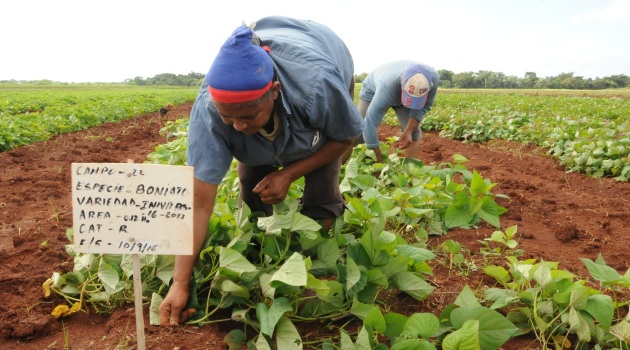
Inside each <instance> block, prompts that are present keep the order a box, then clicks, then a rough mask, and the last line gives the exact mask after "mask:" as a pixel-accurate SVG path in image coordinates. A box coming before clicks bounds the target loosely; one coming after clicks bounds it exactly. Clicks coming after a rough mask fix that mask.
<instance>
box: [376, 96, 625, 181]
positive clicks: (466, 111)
mask: <svg viewBox="0 0 630 350" xmlns="http://www.w3.org/2000/svg"><path fill="white" fill-rule="evenodd" d="M628 116H630V94H628V95H627V96H625V97H624V96H623V95H616V96H613V97H590V96H577V95H564V96H563V95H542V94H539V95H535V94H525V93H518V94H517V93H494V94H492V93H476V92H465V93H462V92H454V91H452V90H444V91H441V92H440V96H439V102H436V106H435V108H434V110H433V111H431V112H430V113H429V114H428V115H427V118H426V119H425V120H424V122H423V124H422V128H423V130H425V131H431V130H435V131H439V132H440V135H441V136H443V137H449V138H453V139H458V140H463V141H465V142H486V141H488V140H492V139H503V140H510V141H516V142H520V143H531V144H534V145H537V146H540V147H543V148H545V149H547V150H548V153H549V154H551V155H553V156H555V157H557V158H558V159H559V161H560V162H561V163H562V164H563V165H564V166H566V168H567V170H568V171H573V172H582V173H586V174H587V175H589V176H594V177H603V176H614V177H615V178H616V179H617V180H619V181H628V179H630V158H629V155H630V118H628ZM388 120H392V119H391V118H390V119H388Z"/></svg>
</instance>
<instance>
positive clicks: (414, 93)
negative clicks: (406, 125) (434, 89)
mask: <svg viewBox="0 0 630 350" xmlns="http://www.w3.org/2000/svg"><path fill="white" fill-rule="evenodd" d="M427 75H429V74H428V72H426V71H425V69H424V67H423V66H422V65H421V64H414V65H411V66H409V67H408V68H407V69H405V71H404V72H403V74H402V94H401V97H400V99H401V102H402V104H403V106H405V107H407V108H409V109H422V108H424V105H425V104H426V102H427V97H428V95H429V90H431V83H430V82H429V79H428V77H427Z"/></svg>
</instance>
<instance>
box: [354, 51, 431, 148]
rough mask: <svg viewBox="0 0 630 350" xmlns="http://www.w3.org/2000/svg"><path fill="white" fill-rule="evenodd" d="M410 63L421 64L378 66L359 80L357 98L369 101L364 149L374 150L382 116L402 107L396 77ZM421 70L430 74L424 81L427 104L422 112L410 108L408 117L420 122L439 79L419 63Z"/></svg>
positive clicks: (428, 107) (428, 108) (391, 63)
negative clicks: (363, 78)
mask: <svg viewBox="0 0 630 350" xmlns="http://www.w3.org/2000/svg"><path fill="white" fill-rule="evenodd" d="M414 64H422V63H420V62H416V61H410V60H399V61H392V62H388V63H385V64H382V65H380V66H378V67H376V68H375V69H374V70H373V71H372V72H370V73H369V74H368V76H367V78H365V80H364V81H363V86H362V87H361V92H360V94H359V98H361V99H362V100H365V101H369V102H370V106H369V107H368V109H367V112H366V115H365V121H366V125H365V129H364V130H363V139H364V141H365V145H366V146H367V147H368V148H376V147H378V145H379V140H378V131H377V128H378V126H379V125H381V122H382V121H383V117H384V116H385V113H387V111H388V110H389V109H390V108H392V107H402V106H403V104H402V101H401V94H402V86H401V82H400V78H401V76H402V73H403V72H404V71H405V69H407V67H409V66H411V65H414ZM422 65H423V66H424V69H423V70H425V71H427V72H429V73H430V76H427V79H428V80H429V82H430V83H431V86H432V88H431V90H430V91H429V93H428V96H427V102H426V103H425V105H424V108H422V109H415V110H414V109H410V110H409V117H411V118H414V119H416V120H417V121H418V122H419V123H420V122H422V120H423V119H424V116H425V115H426V114H427V112H429V111H430V110H431V108H432V107H433V103H434V101H435V95H436V94H437V90H438V85H439V82H440V76H439V75H438V73H437V72H436V71H435V69H433V68H432V67H431V66H428V65H426V64H422Z"/></svg>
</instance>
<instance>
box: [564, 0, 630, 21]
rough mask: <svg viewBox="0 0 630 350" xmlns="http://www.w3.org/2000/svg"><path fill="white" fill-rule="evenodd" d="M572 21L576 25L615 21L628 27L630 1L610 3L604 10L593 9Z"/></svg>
mask: <svg viewBox="0 0 630 350" xmlns="http://www.w3.org/2000/svg"><path fill="white" fill-rule="evenodd" d="M572 20H573V21H574V22H576V23H582V22H597V21H602V22H607V21H615V22H618V23H620V24H624V25H630V1H627V0H616V1H612V2H610V3H609V4H608V5H607V6H606V7H604V8H598V9H594V10H591V11H589V12H587V13H583V14H580V15H577V16H574V17H573V19H572Z"/></svg>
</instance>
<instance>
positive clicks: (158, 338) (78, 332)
mask: <svg viewBox="0 0 630 350" xmlns="http://www.w3.org/2000/svg"><path fill="white" fill-rule="evenodd" d="M191 106H192V104H185V105H181V106H177V107H176V108H175V109H174V110H173V111H172V112H170V113H169V114H168V115H167V116H166V118H160V117H159V114H158V113H157V112H156V113H152V114H147V115H142V116H138V117H136V118H133V119H131V120H127V121H122V122H119V123H108V124H105V125H101V126H99V127H95V128H92V129H89V130H84V131H82V132H77V133H73V134H67V135H61V136H58V137H55V138H54V139H52V140H50V141H48V142H41V143H37V144H34V145H31V146H26V147H20V148H18V149H14V150H11V151H7V152H3V153H0V167H1V168H2V169H3V171H2V174H1V177H0V179H1V183H2V189H0V193H1V196H0V208H1V218H2V221H1V223H0V261H2V263H1V264H0V300H2V302H1V303H0V348H1V349H27V350H28V349H68V348H71V349H133V348H135V347H136V344H137V339H136V323H135V311H134V306H133V305H129V306H128V307H126V308H121V309H118V310H117V311H115V312H114V313H113V314H112V315H99V314H97V313H94V312H92V313H90V314H86V313H83V312H80V313H77V314H74V315H72V316H69V317H66V318H63V319H60V320H57V319H55V318H54V317H53V316H51V311H52V309H53V308H54V307H55V306H56V305H57V304H59V303H62V302H63V299H60V298H59V297H54V296H53V297H51V298H50V299H45V298H44V295H43V290H42V283H43V282H44V281H45V280H46V279H48V278H49V277H50V276H51V275H52V273H53V272H55V271H58V272H66V271H69V270H71V269H72V259H71V258H70V257H69V256H68V255H67V254H66V252H65V245H66V244H67V243H68V240H67V238H66V234H65V231H66V228H68V227H71V226H72V208H71V186H70V181H71V178H70V171H69V169H70V165H71V163H73V162H114V163H116V162H123V163H124V162H127V161H128V160H130V159H131V160H133V161H134V162H143V161H144V160H145V159H146V156H147V155H148V154H149V153H150V152H152V151H153V150H154V148H155V146H157V145H159V144H162V143H164V142H165V137H164V136H163V135H159V132H158V130H159V129H160V124H163V123H164V120H165V119H169V120H175V119H179V118H181V117H183V116H187V115H188V114H189V113H190V109H191ZM380 132H381V133H382V134H383V135H387V134H388V135H391V134H397V133H398V130H397V128H392V127H387V126H383V127H382V128H381V130H380ZM454 154H461V155H464V156H465V157H467V158H468V159H470V162H469V163H468V164H467V166H468V167H469V169H475V170H477V171H478V172H479V173H481V174H482V175H483V176H484V177H485V178H489V179H490V180H491V181H492V182H495V183H498V185H497V186H496V187H495V190H494V193H502V194H505V195H507V196H509V197H510V199H509V200H503V199H501V200H499V203H500V204H501V205H503V206H505V207H506V208H507V209H508V212H507V213H506V214H504V215H503V216H502V227H503V228H506V227H508V226H511V225H518V239H519V248H522V249H524V250H525V254H524V255H525V256H526V257H533V258H538V259H544V260H546V261H558V262H560V268H562V269H567V270H570V271H573V272H575V273H577V274H578V275H580V276H587V273H586V270H585V268H584V266H583V265H582V263H581V262H580V260H579V258H580V257H586V258H590V259H593V260H594V259H595V258H596V257H597V255H598V254H599V253H602V255H603V257H604V259H605V260H606V263H607V264H608V265H609V266H612V267H614V268H616V269H617V270H618V271H619V272H620V273H625V271H626V270H627V269H628V255H627V251H626V249H627V247H628V246H630V232H629V231H628V228H629V227H630V225H629V223H630V183H627V182H625V183H624V182H616V181H614V180H611V179H594V178H588V177H586V176H584V175H581V174H570V173H565V172H564V170H563V169H562V168H561V167H560V166H559V165H558V163H557V161H555V160H554V159H552V158H549V157H547V156H545V154H544V151H542V150H539V149H537V148H536V147H533V146H524V145H521V144H515V143H511V142H505V141H493V142H490V143H488V144H485V145H478V144H464V143H461V142H457V141H453V140H447V139H443V138H440V137H439V136H437V135H436V134H434V133H427V134H425V135H424V137H423V140H422V160H423V161H424V162H425V163H440V162H450V161H452V156H453V155H454ZM493 231H494V229H493V228H492V227H489V226H488V225H481V226H480V227H478V228H476V229H469V230H461V229H457V230H452V231H451V232H449V233H448V234H447V235H445V236H442V237H437V238H432V240H431V244H432V245H435V244H438V243H439V242H441V241H443V240H445V239H449V238H450V239H453V240H455V241H458V242H460V243H461V244H462V245H463V246H464V247H466V249H467V250H468V251H469V252H471V253H474V252H479V249H480V247H481V245H480V244H479V242H478V240H481V239H483V238H484V237H487V236H488V235H489V234H491V233H492V232H493ZM434 269H435V275H434V276H432V277H431V279H430V282H431V283H433V284H434V285H435V286H437V288H438V289H437V291H439V293H433V294H432V295H431V296H430V297H429V299H427V300H426V301H424V302H422V303H420V302H417V301H415V300H413V299H411V298H408V297H405V296H402V295H398V294H391V295H389V296H388V297H387V298H386V302H387V303H389V304H390V305H391V310H397V311H398V312H402V313H409V312H420V311H422V312H434V313H437V312H440V311H441V310H442V309H443V307H444V306H445V305H447V304H448V303H451V302H452V301H453V300H454V298H455V297H456V295H457V293H458V292H459V291H460V290H461V288H462V287H463V286H464V285H465V284H469V285H471V286H478V285H480V284H484V283H488V281H487V279H486V280H485V281H484V277H483V274H481V273H478V272H474V271H472V270H471V271H468V272H470V273H468V274H467V273H464V272H466V271H462V270H461V269H459V270H457V269H456V270H449V269H448V266H445V265H440V264H436V266H434ZM410 306H411V307H410ZM144 315H145V320H144V324H145V342H146V348H147V349H169V350H171V349H180V350H192V349H226V346H225V345H223V337H224V335H225V334H226V333H227V332H228V331H229V330H231V328H233V327H238V325H234V324H221V325H217V326H205V327H203V328H198V327H192V326H183V327H179V328H176V329H171V328H164V327H155V326H150V325H149V319H148V305H145V306H144ZM303 334H304V333H303ZM311 334H312V333H311ZM526 347H531V348H536V344H535V343H533V342H532V339H530V338H527V337H526V338H524V339H522V340H520V341H519V340H511V341H510V342H509V343H508V344H506V346H505V348H506V349H523V348H526Z"/></svg>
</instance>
